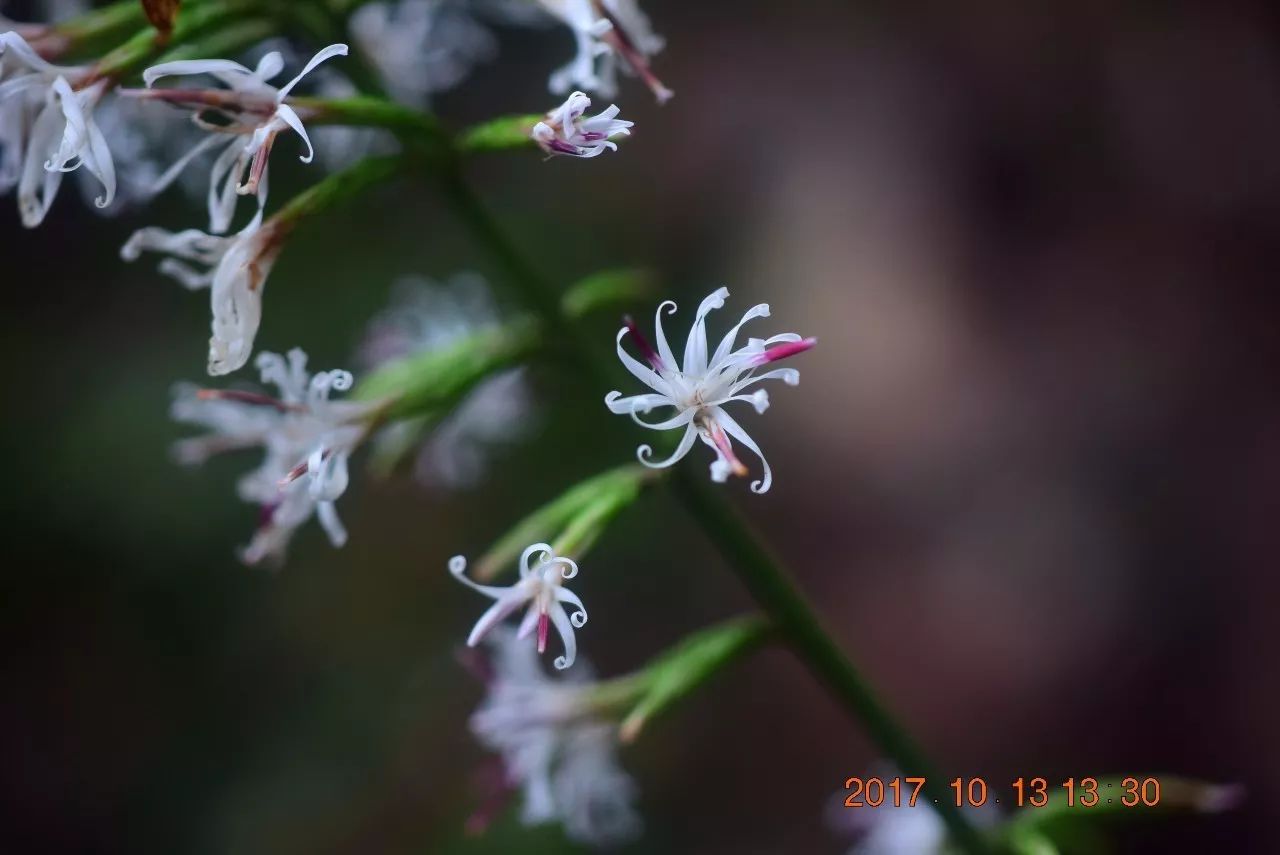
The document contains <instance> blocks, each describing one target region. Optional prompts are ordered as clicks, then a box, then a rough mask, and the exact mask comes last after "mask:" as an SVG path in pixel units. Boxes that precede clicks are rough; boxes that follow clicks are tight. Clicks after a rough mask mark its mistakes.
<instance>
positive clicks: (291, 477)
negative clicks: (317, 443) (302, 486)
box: [280, 448, 333, 489]
mask: <svg viewBox="0 0 1280 855" xmlns="http://www.w3.org/2000/svg"><path fill="white" fill-rule="evenodd" d="M332 453H333V449H330V448H326V449H325V450H324V451H322V452H320V459H321V460H328V459H329V455H330V454H332ZM310 469H311V459H310V458H307V459H305V460H303V461H302V462H301V463H299V464H298V465H297V466H295V467H293V468H292V469H290V470H289V474H287V475H285V476H284V477H283V478H281V479H280V487H281V489H283V488H285V487H288V486H289V485H290V484H292V483H293V482H294V481H297V480H298V479H299V478H301V477H302V476H303V475H306V474H307V472H308V471H309V470H310Z"/></svg>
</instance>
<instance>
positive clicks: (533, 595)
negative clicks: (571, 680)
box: [449, 543, 587, 670]
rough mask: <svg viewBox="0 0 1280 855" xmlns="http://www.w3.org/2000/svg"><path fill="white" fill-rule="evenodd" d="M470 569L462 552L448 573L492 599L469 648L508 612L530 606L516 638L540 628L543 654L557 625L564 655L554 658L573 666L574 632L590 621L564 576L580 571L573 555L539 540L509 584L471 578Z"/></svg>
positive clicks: (557, 662)
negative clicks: (560, 552) (562, 553)
mask: <svg viewBox="0 0 1280 855" xmlns="http://www.w3.org/2000/svg"><path fill="white" fill-rule="evenodd" d="M466 569H467V559H466V558H464V557H462V556H461V555H455V556H454V557H453V558H451V559H449V572H450V573H452V574H453V576H454V578H455V579H457V580H458V581H459V582H461V583H462V584H464V585H466V586H467V587H469V588H473V589H475V590H476V591H479V592H480V593H482V594H484V595H485V596H486V597H489V598H490V599H492V600H494V604H493V605H492V606H490V607H489V609H488V610H487V611H486V612H485V613H484V614H483V615H481V616H480V620H478V621H476V625H475V626H474V627H473V628H472V630H471V635H470V636H468V637H467V646H468V647H475V646H476V645H477V644H479V643H480V641H481V640H482V639H483V638H484V637H485V636H486V635H487V634H488V633H489V632H491V631H492V630H493V629H494V627H496V626H498V625H499V624H500V623H502V621H503V620H504V619H505V618H506V617H507V616H508V615H510V614H512V613H513V612H515V611H517V610H518V609H520V608H523V607H525V606H527V607H528V609H527V610H526V611H525V615H524V619H523V620H522V621H521V622H520V629H519V630H518V631H517V633H516V637H517V638H527V637H528V636H529V635H530V634H531V633H532V632H533V631H534V629H535V628H536V629H537V631H538V652H539V653H543V652H545V651H546V649H547V635H548V629H549V627H550V626H551V625H554V626H555V628H556V632H558V633H559V634H560V641H561V642H562V643H563V644H564V655H563V656H557V657H556V659H555V666H556V668H558V669H561V670H563V669H565V668H568V667H569V666H570V665H572V664H573V660H574V658H575V657H576V656H577V653H578V643H577V639H576V638H575V637H574V634H573V630H574V628H575V627H577V628H581V627H583V626H585V625H586V623H587V610H586V608H585V607H584V606H583V605H582V600H580V599H578V595H577V594H575V593H573V592H572V591H570V590H569V589H568V588H566V587H564V582H565V580H566V579H572V578H573V577H574V576H576V575H578V565H577V564H576V563H574V561H573V560H572V559H569V558H562V557H560V556H557V555H556V554H555V552H554V551H553V550H552V549H551V546H550V545H549V544H546V543H535V544H533V545H532V546H530V547H528V548H527V549H525V551H524V552H523V553H522V554H521V556H520V578H519V580H517V581H516V583H515V584H514V585H511V586H510V587H506V588H503V587H499V586H495V585H481V584H479V583H478V582H473V581H472V580H471V579H468V578H467V577H466V575H465V573H466ZM566 603H567V604H568V605H569V606H571V607H573V608H574V609H575V611H574V612H573V613H572V614H570V613H569V612H568V611H567V610H566V609H565V604H566Z"/></svg>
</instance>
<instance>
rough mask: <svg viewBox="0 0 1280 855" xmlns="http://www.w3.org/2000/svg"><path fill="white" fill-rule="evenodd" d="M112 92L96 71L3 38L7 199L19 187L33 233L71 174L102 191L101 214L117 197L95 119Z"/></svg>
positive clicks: (1, 153) (1, 140)
mask: <svg viewBox="0 0 1280 855" xmlns="http://www.w3.org/2000/svg"><path fill="white" fill-rule="evenodd" d="M108 88H109V82H108V81H107V80H106V79H103V78H97V77H95V74H94V72H93V69H92V68H90V67H88V66H75V67H72V66H58V65H53V64H51V63H49V62H47V61H45V60H44V59H43V58H41V57H40V55H39V54H38V53H37V52H36V51H35V50H34V49H33V48H32V47H31V45H29V44H28V43H27V41H26V40H25V39H24V38H23V37H22V36H21V35H19V34H18V33H17V32H13V31H10V32H5V33H0V192H6V191H8V190H10V189H12V188H13V187H14V186H15V185H16V186H17V188H18V211H19V213H20V214H21V216H22V224H23V225H24V226H26V227H27V228H34V227H35V226H38V225H40V223H42V222H43V221H44V218H45V215H46V214H47V213H48V212H49V207H50V206H51V205H52V204H53V200H54V198H55V197H56V196H57V194H58V188H59V187H60V186H61V184H62V176H63V174H64V173H67V172H74V171H75V170H76V169H79V168H80V167H81V166H83V167H84V168H85V169H86V170H87V171H88V172H89V173H91V174H92V175H93V176H94V177H95V178H97V179H98V181H99V182H100V183H101V184H102V193H101V195H99V196H98V197H97V198H96V199H95V200H94V203H95V204H96V205H97V206H98V207H99V208H104V207H106V206H107V205H109V204H111V201H112V200H113V199H114V198H115V194H116V172H115V164H114V163H113V161H112V159H111V150H110V149H109V148H108V147H107V141H106V138H105V137H104V136H103V135H102V132H101V131H100V130H99V129H98V126H97V124H96V123H95V122H94V119H93V111H94V108H95V107H97V105H98V103H99V102H100V101H101V100H102V97H103V95H104V94H106V92H107V90H108Z"/></svg>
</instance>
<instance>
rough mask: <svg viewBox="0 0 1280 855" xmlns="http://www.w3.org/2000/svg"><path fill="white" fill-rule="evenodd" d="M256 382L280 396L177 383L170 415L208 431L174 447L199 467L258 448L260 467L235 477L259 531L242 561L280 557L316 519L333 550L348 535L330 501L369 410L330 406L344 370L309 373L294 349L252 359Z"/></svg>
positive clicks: (346, 377) (343, 481)
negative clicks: (217, 456)
mask: <svg viewBox="0 0 1280 855" xmlns="http://www.w3.org/2000/svg"><path fill="white" fill-rule="evenodd" d="M257 364H258V371H259V372H260V374H261V378H262V382H263V383H269V384H271V385H274V386H275V387H276V388H277V389H278V390H279V396H278V397H273V396H271V395H266V394H263V393H260V392H256V391H244V390H238V389H221V390H218V389H201V388H197V387H194V386H181V387H179V389H178V390H177V394H176V395H175V399H174V402H173V410H172V414H173V418H174V419H176V420H177V421H180V422H184V423H187V424H192V425H197V426H200V427H204V428H208V429H209V431H210V433H208V434H206V435H204V436H200V437H194V438H191V439H185V440H182V441H181V442H179V443H178V445H177V446H176V447H175V449H174V454H175V456H176V457H177V459H178V460H179V461H180V462H182V463H187V464H195V463H202V462H204V461H205V460H207V459H208V458H209V457H211V456H213V455H215V454H221V453H224V452H228V451H237V450H246V449H255V448H261V449H262V450H263V451H264V452H265V454H264V456H263V459H262V463H261V465H260V466H259V467H258V468H257V469H255V470H253V471H252V472H250V473H249V474H247V475H245V476H244V477H243V478H241V479H240V484H239V493H240V498H241V499H243V500H245V501H246V502H252V503H254V504H256V505H258V507H259V508H260V516H259V523H258V528H257V530H256V531H255V532H254V534H253V539H252V540H251V541H250V542H249V545H248V546H246V547H245V548H244V549H243V550H242V551H241V553H240V557H241V559H242V560H243V561H244V562H245V563H246V564H257V563H259V562H261V561H263V560H264V559H267V558H270V559H273V560H274V561H276V562H277V563H279V562H282V561H283V560H284V556H285V551H286V549H287V548H288V545H289V541H290V540H291V539H292V537H293V533H294V531H296V530H297V529H298V527H300V526H301V525H302V524H303V523H305V522H306V521H307V520H308V519H310V518H311V516H312V515H313V514H314V515H315V516H316V517H317V518H319V520H320V525H321V527H323V528H324V530H325V533H326V534H327V535H328V536H329V541H330V542H331V543H332V544H333V545H334V546H342V545H343V544H344V543H346V540H347V532H346V529H344V528H343V526H342V521H341V520H339V519H338V512H337V510H336V508H335V506H334V502H336V501H337V500H338V498H339V497H340V496H341V495H342V494H343V492H345V491H346V489H347V480H348V475H347V460H348V458H349V457H350V455H351V452H352V450H354V448H355V447H356V445H357V444H358V443H359V442H360V441H361V440H362V439H363V438H364V436H365V434H366V432H367V431H368V420H369V419H370V417H371V416H372V415H373V413H374V408H373V407H372V406H371V405H368V404H362V403H357V402H349V401H332V400H330V397H329V396H330V394H331V393H332V392H334V391H339V392H341V391H344V390H347V389H350V388H351V383H352V377H351V374H350V373H348V372H346V371H340V370H339V371H322V372H319V373H317V374H315V375H310V374H308V372H307V355H306V353H304V352H303V351H302V350H300V349H296V348H295V349H294V350H291V351H289V353H288V355H287V357H283V356H280V355H279V354H275V353H261V354H259V355H258V360H257Z"/></svg>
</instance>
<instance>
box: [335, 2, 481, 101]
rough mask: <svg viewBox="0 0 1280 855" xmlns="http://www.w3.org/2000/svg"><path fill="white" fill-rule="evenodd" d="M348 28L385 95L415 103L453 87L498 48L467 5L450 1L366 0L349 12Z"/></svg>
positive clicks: (427, 99) (428, 99) (357, 48)
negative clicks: (372, 0) (376, 0)
mask: <svg viewBox="0 0 1280 855" xmlns="http://www.w3.org/2000/svg"><path fill="white" fill-rule="evenodd" d="M349 28H350V30H351V36H352V40H353V42H354V43H355V46H356V50H358V51H359V53H360V55H361V56H362V57H363V58H364V59H365V60H366V61H367V62H368V63H369V64H370V65H371V66H372V67H373V68H374V70H376V71H377V72H378V76H379V77H380V78H381V80H382V83H383V85H384V86H385V87H386V89H387V93H388V94H389V95H390V96H391V97H392V98H394V99H395V100H396V101H399V102H400V103H402V104H409V105H411V106H414V107H426V106H427V105H428V103H429V102H430V100H431V95H432V93H434V92H443V91H445V90H446V89H450V88H452V87H454V86H456V85H457V84H458V83H460V82H461V81H462V80H463V78H465V77H466V76H467V74H468V73H469V72H470V71H471V69H472V67H473V66H474V65H475V64H477V63H479V62H484V61H486V60H489V59H491V58H493V56H494V55H495V54H496V53H497V50H498V43H497V40H496V39H495V38H494V37H493V34H492V33H490V32H489V30H488V29H487V28H486V27H484V26H483V25H482V24H480V23H479V22H478V21H477V20H476V19H475V18H474V17H472V15H471V10H470V8H469V4H466V3H459V2H450V1H449V0H398V2H393V3H386V2H382V3H366V4H364V5H363V6H361V7H360V8H359V9H357V10H356V11H355V12H354V13H352V15H351V20H350V22H349Z"/></svg>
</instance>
